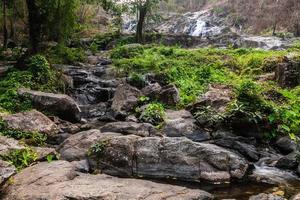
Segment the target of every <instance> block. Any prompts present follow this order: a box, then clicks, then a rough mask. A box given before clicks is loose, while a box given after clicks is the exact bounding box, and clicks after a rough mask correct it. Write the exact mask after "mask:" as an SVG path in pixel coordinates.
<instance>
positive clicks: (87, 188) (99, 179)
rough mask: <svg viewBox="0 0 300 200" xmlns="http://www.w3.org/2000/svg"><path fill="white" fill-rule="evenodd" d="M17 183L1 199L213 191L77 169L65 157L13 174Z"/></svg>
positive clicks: (127, 199)
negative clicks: (121, 177)
mask: <svg viewBox="0 0 300 200" xmlns="http://www.w3.org/2000/svg"><path fill="white" fill-rule="evenodd" d="M14 182H15V183H17V184H11V185H7V187H6V189H5V193H4V197H3V200H19V199H22V200H33V199H47V200H65V199H72V200H83V199H84V200H95V199H99V200H100V199H103V200H104V199H105V200H112V199H114V200H133V199H147V200H159V199H168V200H177V199H181V200H191V199H197V200H210V199H213V197H212V195H210V194H209V193H207V192H204V191H202V190H198V189H188V188H185V187H180V186H172V185H168V184H161V183H155V182H152V181H145V180H139V179H120V178H116V177H111V176H108V175H104V174H101V175H91V174H82V173H79V172H76V171H75V170H74V167H73V165H72V164H70V163H68V162H66V161H55V162H51V163H46V162H44V163H39V164H37V165H34V166H32V167H29V168H26V169H24V170H23V171H21V172H20V173H19V174H17V175H15V176H14Z"/></svg>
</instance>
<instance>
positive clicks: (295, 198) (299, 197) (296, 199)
mask: <svg viewBox="0 0 300 200" xmlns="http://www.w3.org/2000/svg"><path fill="white" fill-rule="evenodd" d="M291 200H300V193H298V194H296V195H295V196H293V197H292V198H291Z"/></svg>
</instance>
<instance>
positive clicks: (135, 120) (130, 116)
mask: <svg viewBox="0 0 300 200" xmlns="http://www.w3.org/2000/svg"><path fill="white" fill-rule="evenodd" d="M125 121H126V122H136V123H137V122H138V121H139V120H138V119H137V118H136V117H135V116H134V115H129V116H127V117H126V119H125Z"/></svg>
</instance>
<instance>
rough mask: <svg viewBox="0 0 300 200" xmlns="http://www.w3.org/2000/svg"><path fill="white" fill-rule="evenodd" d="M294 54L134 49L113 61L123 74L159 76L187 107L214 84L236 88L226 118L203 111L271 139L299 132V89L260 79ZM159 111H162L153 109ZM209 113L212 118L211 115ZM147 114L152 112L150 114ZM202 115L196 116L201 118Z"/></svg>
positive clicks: (115, 55)
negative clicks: (244, 123)
mask: <svg viewBox="0 0 300 200" xmlns="http://www.w3.org/2000/svg"><path fill="white" fill-rule="evenodd" d="M289 51H296V52H297V51H298V50H296V49H293V50H292V49H290V50H288V51H265V50H256V49H230V48H229V49H215V48H202V49H191V50H187V49H182V48H178V47H165V46H156V45H149V46H139V45H129V46H122V47H119V48H116V49H114V50H113V52H112V58H113V60H114V64H115V66H116V70H117V71H118V72H119V73H121V74H127V75H128V76H129V77H130V76H135V77H140V79H143V77H144V76H145V75H146V74H148V73H149V72H150V73H154V74H156V75H159V77H160V78H161V81H164V82H166V83H174V84H175V85H176V86H177V87H178V88H179V89H180V95H181V103H180V105H179V107H182V106H187V105H189V104H191V103H193V102H195V101H196V100H197V98H198V97H200V96H201V94H204V93H205V92H206V91H207V89H208V86H209V85H210V84H222V85H227V86H228V87H230V88H233V91H234V97H235V98H234V100H233V101H232V103H231V104H230V105H229V106H228V108H227V110H226V112H225V113H221V115H220V113H212V111H211V110H210V109H207V110H206V111H205V110H199V111H198V114H199V113H201V115H203V114H207V115H209V116H207V117H208V118H210V119H211V120H212V121H214V120H222V121H224V122H225V121H226V122H227V123H228V120H234V119H235V120H242V119H245V120H248V121H250V122H253V123H256V124H259V125H260V126H261V127H263V129H264V130H263V131H265V132H266V136H267V137H274V136H275V135H276V134H278V133H279V134H280V133H285V134H290V136H292V137H293V138H294V137H295V136H294V134H298V133H299V125H300V121H299V120H298V119H297V116H299V113H300V106H299V100H300V99H299V89H300V88H299V87H297V88H295V89H292V90H288V89H282V88H280V87H278V86H277V84H276V83H275V82H273V81H260V80H259V76H260V75H263V74H266V73H269V72H271V71H274V70H275V67H276V65H277V63H278V62H280V61H281V60H282V59H283V57H284V56H285V55H287V54H288V53H289ZM153 110H157V109H153ZM208 112H209V113H208ZM147 113H149V114H150V113H151V112H149V111H147ZM196 116H197V113H196Z"/></svg>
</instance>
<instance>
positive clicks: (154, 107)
mask: <svg viewBox="0 0 300 200" xmlns="http://www.w3.org/2000/svg"><path fill="white" fill-rule="evenodd" d="M164 117H165V108H164V106H163V105H162V104H160V103H150V104H148V105H146V108H145V110H144V111H143V112H142V114H141V116H140V119H141V120H142V121H143V122H147V123H150V124H153V125H159V124H160V123H162V122H163V121H164Z"/></svg>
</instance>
